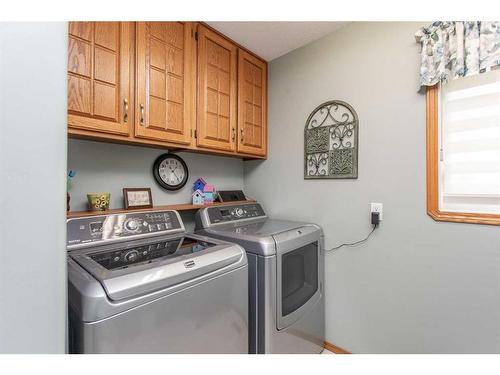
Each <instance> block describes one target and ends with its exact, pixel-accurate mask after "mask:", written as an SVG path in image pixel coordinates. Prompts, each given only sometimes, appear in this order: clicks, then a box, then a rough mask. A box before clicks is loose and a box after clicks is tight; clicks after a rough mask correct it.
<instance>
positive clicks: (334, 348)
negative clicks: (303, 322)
mask: <svg viewBox="0 0 500 375" xmlns="http://www.w3.org/2000/svg"><path fill="white" fill-rule="evenodd" d="M323 346H324V348H325V349H326V350H328V351H330V352H332V353H335V354H352V353H351V352H348V351H347V350H345V349H342V348H341V347H340V346H336V345H333V344H330V343H329V342H327V341H325V343H324V345H323Z"/></svg>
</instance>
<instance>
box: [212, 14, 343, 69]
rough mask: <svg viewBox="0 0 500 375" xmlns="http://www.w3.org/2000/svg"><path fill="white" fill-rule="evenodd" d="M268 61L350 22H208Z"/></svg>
mask: <svg viewBox="0 0 500 375" xmlns="http://www.w3.org/2000/svg"><path fill="white" fill-rule="evenodd" d="M207 23H208V24H209V25H210V26H212V27H213V28H214V29H216V30H218V31H220V32H221V33H223V34H224V35H227V36H228V37H229V38H231V39H233V40H234V41H235V42H237V43H239V44H241V45H242V46H243V47H246V48H248V49H249V50H250V51H252V52H254V53H255V54H257V55H258V56H260V57H262V58H264V59H265V60H267V61H271V60H274V59H275V58H277V57H280V56H282V55H284V54H286V53H288V52H290V51H293V50H294V49H296V48H299V47H302V46H304V45H306V44H308V43H310V42H312V41H314V40H316V39H319V38H321V37H322V36H324V35H327V34H329V33H331V32H332V31H334V30H337V29H339V28H340V27H342V26H345V25H346V24H348V23H349V22H207Z"/></svg>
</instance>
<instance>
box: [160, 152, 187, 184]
mask: <svg viewBox="0 0 500 375" xmlns="http://www.w3.org/2000/svg"><path fill="white" fill-rule="evenodd" d="M153 175H154V177H155V179H156V181H157V182H158V184H159V185H160V186H161V187H163V188H165V189H167V190H178V189H180V188H182V187H183V186H184V185H185V184H186V182H187V179H188V169H187V165H186V163H185V162H184V160H182V159H181V158H180V157H179V156H177V155H174V154H163V155H161V156H160V157H158V159H156V161H155V163H154V166H153Z"/></svg>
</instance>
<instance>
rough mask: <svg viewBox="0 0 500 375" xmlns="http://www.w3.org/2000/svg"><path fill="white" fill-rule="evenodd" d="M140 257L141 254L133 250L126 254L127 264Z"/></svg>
mask: <svg viewBox="0 0 500 375" xmlns="http://www.w3.org/2000/svg"><path fill="white" fill-rule="evenodd" d="M138 256H139V252H138V251H137V250H131V251H129V252H128V253H126V254H125V256H124V258H125V262H133V261H135V260H136V259H137V257H138Z"/></svg>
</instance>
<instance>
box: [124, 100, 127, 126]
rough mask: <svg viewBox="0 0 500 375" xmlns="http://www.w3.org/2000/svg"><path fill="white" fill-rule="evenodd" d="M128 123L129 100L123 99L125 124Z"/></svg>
mask: <svg viewBox="0 0 500 375" xmlns="http://www.w3.org/2000/svg"><path fill="white" fill-rule="evenodd" d="M127 121H128V100H127V99H123V122H127Z"/></svg>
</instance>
